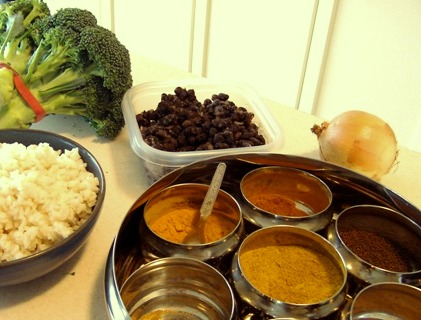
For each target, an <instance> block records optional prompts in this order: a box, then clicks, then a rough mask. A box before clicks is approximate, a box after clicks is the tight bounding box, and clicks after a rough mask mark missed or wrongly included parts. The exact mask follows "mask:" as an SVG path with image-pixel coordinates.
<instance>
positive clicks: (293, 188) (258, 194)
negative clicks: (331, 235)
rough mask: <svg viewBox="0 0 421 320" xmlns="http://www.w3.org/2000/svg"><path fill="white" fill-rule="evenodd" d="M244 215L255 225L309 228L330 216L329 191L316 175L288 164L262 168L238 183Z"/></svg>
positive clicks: (316, 228) (318, 226)
mask: <svg viewBox="0 0 421 320" xmlns="http://www.w3.org/2000/svg"><path fill="white" fill-rule="evenodd" d="M240 189H241V194H242V198H241V201H242V203H241V204H242V208H243V214H244V218H245V219H247V220H248V221H249V222H251V223H252V224H253V225H255V226H257V227H268V226H273V225H292V226H297V227H302V228H305V229H308V230H311V231H320V230H322V229H324V228H325V227H326V226H327V225H328V224H329V222H330V221H331V219H332V215H333V212H332V210H330V209H331V204H332V192H331V191H330V189H329V187H328V186H327V185H326V184H325V183H324V182H323V181H322V180H320V179H319V178H317V177H316V176H314V175H312V174H311V173H308V172H305V171H303V170H299V169H295V168H288V167H278V166H270V167H262V168H258V169H255V170H252V171H250V172H248V173H247V174H246V175H245V176H244V177H243V179H242V180H241V182H240Z"/></svg>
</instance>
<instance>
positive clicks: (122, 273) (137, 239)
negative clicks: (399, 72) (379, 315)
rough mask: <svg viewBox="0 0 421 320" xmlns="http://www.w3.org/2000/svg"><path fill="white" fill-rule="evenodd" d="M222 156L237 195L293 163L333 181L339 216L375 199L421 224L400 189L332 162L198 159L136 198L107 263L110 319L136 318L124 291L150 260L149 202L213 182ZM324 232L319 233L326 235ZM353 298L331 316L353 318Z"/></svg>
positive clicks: (244, 312) (246, 311) (247, 319)
mask: <svg viewBox="0 0 421 320" xmlns="http://www.w3.org/2000/svg"><path fill="white" fill-rule="evenodd" d="M221 161H223V162H225V163H226V164H227V170H226V174H225V178H224V182H223V184H222V189H224V190H225V191H227V192H229V193H230V194H232V195H233V196H234V197H235V198H237V199H239V198H241V194H240V189H239V183H240V180H241V178H242V177H243V176H244V175H245V174H246V173H248V172H249V171H251V170H253V169H256V168H258V167H262V166H283V167H292V168H297V169H301V170H304V171H307V172H310V173H312V174H313V175H315V176H317V177H318V178H320V179H321V180H323V181H324V182H325V183H326V184H327V185H328V186H329V188H330V189H331V191H332V194H333V203H332V206H333V210H334V217H335V215H337V214H339V213H340V212H341V211H342V210H343V209H345V208H347V207H349V206H352V205H358V204H374V205H381V206H384V207H388V208H391V209H395V210H397V211H399V212H401V213H402V214H404V215H405V216H407V217H408V218H410V219H412V220H413V221H414V222H415V223H416V224H418V225H421V211H420V210H419V209H418V208H416V207H415V206H414V205H412V204H411V203H409V202H408V201H407V200H405V199H404V198H402V197H401V196H400V195H399V194H397V193H395V192H394V191H392V190H390V189H388V188H386V187H385V186H383V185H382V184H380V183H378V182H376V181H374V180H371V179H369V178H367V177H365V176H363V175H360V174H358V173H355V172H353V171H350V170H348V169H345V168H342V167H339V166H336V165H333V164H330V163H327V162H323V161H319V160H315V159H309V158H304V157H299V156H291V155H282V154H272V153H265V154H255V153H249V154H241V155H233V156H222V157H216V158H210V159H207V160H203V161H198V162H195V163H192V164H190V165H187V166H184V167H182V168H180V169H177V170H175V171H172V172H171V173H169V174H167V175H166V176H164V177H163V178H161V179H160V180H158V181H157V182H156V183H154V184H153V185H152V186H151V187H149V189H147V190H146V191H145V192H144V193H143V194H142V195H141V196H140V197H139V198H138V199H137V200H136V201H135V203H134V204H133V206H132V207H131V209H130V210H129V212H128V213H127V215H126V217H125V219H124V221H123V223H122V225H121V226H120V229H119V232H118V234H117V235H116V237H115V239H114V241H113V244H112V246H111V248H110V252H109V255H108V259H107V262H106V272H105V279H104V280H105V297H106V305H107V309H108V314H109V317H110V319H130V317H129V315H128V314H127V311H126V310H125V307H124V304H123V302H122V300H121V297H120V295H119V291H120V288H121V286H122V284H123V283H124V281H125V280H126V279H127V278H128V277H129V276H130V274H132V273H133V272H134V271H135V270H136V269H137V268H139V267H140V266H141V265H142V264H144V263H145V259H144V257H143V256H142V253H141V243H142V234H141V232H139V224H140V223H141V220H142V219H143V207H144V205H145V203H146V202H147V201H148V199H149V198H151V197H152V196H153V195H154V194H156V193H157V192H159V191H161V190H162V189H164V188H166V187H168V186H170V185H174V184H179V183H186V182H199V183H209V182H210V180H211V178H212V175H213V173H214V171H215V168H216V165H217V163H218V162H221ZM246 230H247V225H246ZM323 232H324V231H321V232H319V233H321V234H322V235H324V234H323ZM221 272H222V270H221ZM223 273H224V272H223ZM225 273H226V272H225ZM227 277H228V275H227ZM420 282H421V279H420ZM350 285H354V284H350ZM351 300H352V297H351V296H349V297H348V299H347V301H346V303H345V304H344V306H343V308H342V310H338V311H337V312H335V313H334V314H332V315H331V316H329V318H328V319H347V316H348V315H347V308H348V307H349V304H350V301H351ZM237 307H238V313H239V316H238V318H239V319H241V320H254V319H271V318H270V317H266V316H265V315H263V314H261V313H259V312H258V311H257V310H254V309H253V308H251V307H249V306H248V305H245V304H244V303H242V301H240V299H237Z"/></svg>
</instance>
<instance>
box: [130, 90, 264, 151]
mask: <svg viewBox="0 0 421 320" xmlns="http://www.w3.org/2000/svg"><path fill="white" fill-rule="evenodd" d="M174 93H175V94H167V93H163V94H161V101H160V102H159V103H158V106H157V108H156V109H155V110H147V111H143V112H142V113H140V114H137V115H136V121H137V123H138V125H139V128H140V130H141V133H142V137H143V139H144V140H145V142H146V143H147V144H149V145H150V146H152V147H154V148H157V149H160V150H166V151H193V150H213V149H226V148H236V147H250V146H256V145H263V144H265V139H264V138H263V136H262V135H261V134H259V130H258V127H257V125H256V124H255V123H253V118H254V114H253V113H251V112H248V111H247V109H246V108H245V107H242V106H236V105H235V103H234V102H232V101H230V100H229V95H228V94H225V93H219V94H214V95H212V97H211V99H209V98H207V99H205V100H204V102H203V104H202V103H201V102H199V101H198V100H197V98H196V94H195V92H194V90H193V89H189V90H187V89H185V88H182V87H177V88H175V90H174Z"/></svg>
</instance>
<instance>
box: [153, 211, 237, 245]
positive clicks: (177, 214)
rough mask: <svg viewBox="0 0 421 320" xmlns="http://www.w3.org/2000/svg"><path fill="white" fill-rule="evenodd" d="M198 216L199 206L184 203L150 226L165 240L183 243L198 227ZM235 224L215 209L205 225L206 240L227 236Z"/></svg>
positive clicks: (211, 240)
mask: <svg viewBox="0 0 421 320" xmlns="http://www.w3.org/2000/svg"><path fill="white" fill-rule="evenodd" d="M198 216H199V208H198V207H196V206H191V205H189V204H188V203H184V204H180V205H179V206H177V207H174V208H173V210H171V211H169V212H168V213H166V214H164V215H162V216H160V217H159V218H158V219H156V220H155V221H154V222H153V223H151V224H150V225H149V228H150V229H151V230H152V231H153V232H155V233H156V234H157V235H159V236H160V237H161V238H164V239H165V240H168V241H171V242H175V243H183V242H184V238H185V237H186V236H187V235H188V234H189V233H190V232H191V231H192V229H193V228H194V227H196V223H197V221H198ZM235 226H236V222H235V221H233V220H231V219H227V217H226V214H224V213H222V212H220V211H218V210H213V211H212V214H211V215H210V216H209V217H208V219H207V220H206V224H205V227H204V236H205V242H206V243H209V242H214V241H217V240H219V239H221V238H223V237H225V236H226V235H228V234H229V233H231V232H232V231H233V230H234V228H235Z"/></svg>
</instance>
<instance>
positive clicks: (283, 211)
mask: <svg viewBox="0 0 421 320" xmlns="http://www.w3.org/2000/svg"><path fill="white" fill-rule="evenodd" d="M249 201H250V202H251V203H253V205H255V206H256V207H259V208H260V209H263V210H265V211H268V212H271V213H274V214H279V215H283V216H290V217H304V216H308V214H307V213H306V212H305V211H303V210H300V209H298V208H297V207H296V204H295V202H294V201H293V200H291V199H290V198H288V197H286V196H284V195H281V194H277V193H262V194H256V195H253V196H251V197H250V198H249Z"/></svg>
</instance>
